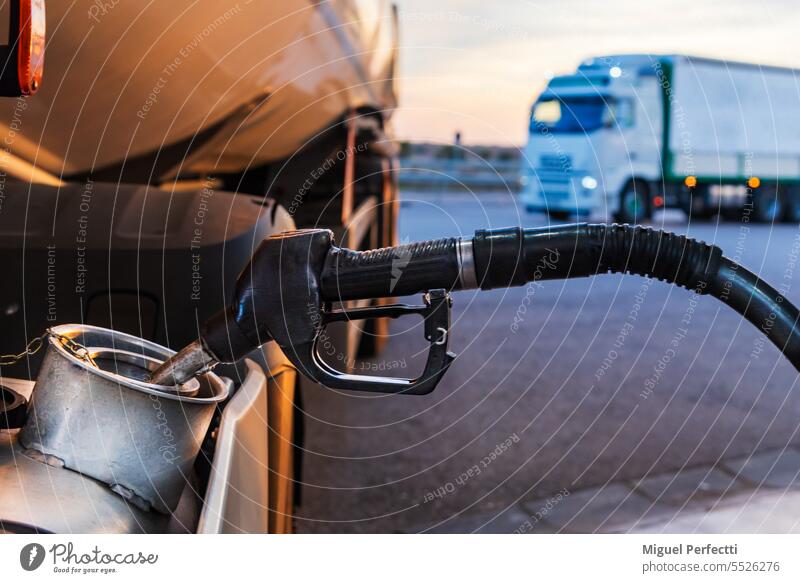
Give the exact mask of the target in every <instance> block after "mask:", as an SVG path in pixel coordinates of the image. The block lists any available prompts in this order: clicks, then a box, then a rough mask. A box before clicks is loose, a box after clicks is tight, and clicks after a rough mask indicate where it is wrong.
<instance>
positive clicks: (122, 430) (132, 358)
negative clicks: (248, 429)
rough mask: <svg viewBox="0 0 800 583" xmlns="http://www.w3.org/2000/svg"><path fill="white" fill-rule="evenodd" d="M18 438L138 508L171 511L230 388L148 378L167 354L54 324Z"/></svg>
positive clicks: (205, 378)
mask: <svg viewBox="0 0 800 583" xmlns="http://www.w3.org/2000/svg"><path fill="white" fill-rule="evenodd" d="M46 350H47V352H46V354H45V358H44V362H43V364H42V368H41V370H40V373H39V376H38V378H37V381H36V386H35V388H34V391H33V395H32V398H31V404H30V409H29V416H28V420H27V422H26V424H25V426H24V427H23V428H22V431H21V432H20V434H19V440H20V443H21V445H22V446H23V447H24V448H26V449H27V450H28V451H29V452H38V454H41V456H42V459H43V461H45V462H47V463H49V464H53V465H58V466H63V467H65V468H68V469H70V470H74V471H76V472H79V473H81V474H83V475H85V476H89V477H91V478H94V479H95V480H98V481H100V482H103V483H105V484H107V485H108V486H109V487H110V488H111V489H112V490H114V491H115V492H117V494H120V495H121V496H123V497H124V498H126V499H127V500H128V501H129V502H130V503H133V504H134V505H136V506H138V507H140V508H141V509H143V510H151V509H152V510H156V511H158V512H161V513H164V514H167V513H170V512H172V511H173V510H175V508H176V506H177V504H178V501H179V499H180V496H181V492H182V491H183V489H184V487H185V485H186V481H187V476H189V475H190V474H191V468H192V465H193V463H194V461H195V458H196V457H197V454H198V452H199V450H200V445H201V443H202V440H203V439H204V437H205V435H206V432H207V430H208V427H209V424H210V422H211V418H212V416H213V414H214V409H215V407H216V405H217V404H218V403H220V402H221V401H223V400H224V399H225V398H226V397H227V395H228V387H227V385H226V383H225V382H224V381H223V380H222V379H221V378H220V377H218V376H217V375H215V374H213V373H210V372H207V373H205V374H203V375H201V376H199V377H198V378H196V379H192V380H191V381H189V382H187V383H186V384H184V385H182V386H177V387H166V386H160V385H154V384H151V383H149V382H147V378H148V375H149V372H151V371H152V370H154V369H155V368H156V367H157V366H158V365H159V364H160V363H161V362H163V361H164V360H166V359H167V358H168V357H169V356H171V355H172V354H174V353H173V351H171V350H169V349H167V348H165V347H163V346H160V345H158V344H155V343H153V342H148V341H146V340H142V339H140V338H136V337H134V336H130V335H128V334H123V333H120V332H115V331H113V330H108V329H105V328H98V327H95V326H87V325H79V324H67V325H62V326H56V327H54V328H51V329H50V331H49V333H48V335H47V338H46Z"/></svg>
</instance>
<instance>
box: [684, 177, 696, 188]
mask: <svg viewBox="0 0 800 583" xmlns="http://www.w3.org/2000/svg"><path fill="white" fill-rule="evenodd" d="M683 183H684V184H685V185H686V186H687V187H688V188H694V187H695V186H697V176H687V177H686V178H685V179H684V181H683Z"/></svg>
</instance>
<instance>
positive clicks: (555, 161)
mask: <svg viewBox="0 0 800 583" xmlns="http://www.w3.org/2000/svg"><path fill="white" fill-rule="evenodd" d="M539 166H540V167H541V169H542V170H544V171H546V172H564V173H567V172H571V171H572V157H571V156H567V155H566V154H560V155H559V154H542V155H541V156H540V157H539Z"/></svg>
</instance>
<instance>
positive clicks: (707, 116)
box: [520, 54, 800, 223]
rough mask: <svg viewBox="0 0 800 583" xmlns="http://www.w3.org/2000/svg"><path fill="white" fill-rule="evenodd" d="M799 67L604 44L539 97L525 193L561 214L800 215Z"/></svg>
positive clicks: (530, 201)
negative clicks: (611, 49) (629, 50)
mask: <svg viewBox="0 0 800 583" xmlns="http://www.w3.org/2000/svg"><path fill="white" fill-rule="evenodd" d="M799 81H800V79H798V70H795V69H790V68H784V67H776V66H767V65H758V64H751V63H742V62H731V61H724V60H715V59H709V58H703V57H695V56H686V55H647V54H639V55H635V54H628V55H607V56H598V57H593V58H589V59H587V60H585V61H583V62H582V63H581V64H580V65H579V66H578V68H577V69H576V71H575V72H574V73H572V74H569V75H558V76H553V77H552V78H551V79H550V80H549V81H548V83H547V86H546V88H545V89H544V91H542V93H541V94H540V95H539V97H538V98H537V99H536V101H535V103H534V104H533V107H532V109H531V116H530V126H529V138H528V143H527V145H526V147H525V150H524V163H523V167H524V168H525V170H524V171H523V176H522V183H523V187H522V190H521V194H520V199H521V202H522V204H523V205H524V206H525V208H526V209H527V210H528V211H530V212H544V213H547V214H548V215H549V216H550V217H551V218H553V219H556V220H563V219H565V218H567V217H569V216H574V215H578V216H588V215H590V214H593V213H603V215H604V216H605V217H613V218H614V219H615V220H617V221H620V222H629V223H637V222H640V221H644V220H647V219H649V218H651V217H652V214H653V211H656V210H659V209H664V208H677V209H681V210H683V211H685V212H686V214H687V215H688V216H689V217H690V219H692V218H694V219H701V220H702V219H707V218H710V217H712V216H717V215H718V216H721V217H725V218H734V217H736V218H740V219H741V218H743V217H745V216H746V217H747V219H748V220H752V221H759V222H771V223H774V222H780V221H786V222H797V221H798V220H800V83H799Z"/></svg>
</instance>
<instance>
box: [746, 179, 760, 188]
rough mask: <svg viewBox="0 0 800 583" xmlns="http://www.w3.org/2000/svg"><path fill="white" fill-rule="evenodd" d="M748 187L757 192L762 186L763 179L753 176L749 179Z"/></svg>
mask: <svg viewBox="0 0 800 583" xmlns="http://www.w3.org/2000/svg"><path fill="white" fill-rule="evenodd" d="M747 186H748V187H750V188H751V189H752V190H755V189H756V188H758V187H759V186H761V179H760V178H759V177H758V176H751V177H750V178H748V179H747Z"/></svg>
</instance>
